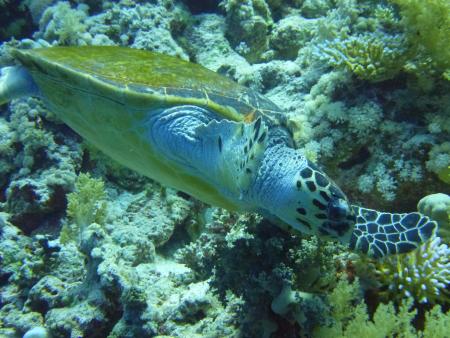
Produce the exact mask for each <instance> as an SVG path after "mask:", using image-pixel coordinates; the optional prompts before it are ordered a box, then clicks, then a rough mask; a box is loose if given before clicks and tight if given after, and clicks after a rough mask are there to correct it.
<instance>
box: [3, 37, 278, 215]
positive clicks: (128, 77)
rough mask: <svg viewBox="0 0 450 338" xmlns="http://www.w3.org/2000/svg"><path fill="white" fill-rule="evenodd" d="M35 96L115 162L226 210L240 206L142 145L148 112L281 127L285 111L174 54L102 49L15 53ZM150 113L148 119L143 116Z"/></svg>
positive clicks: (201, 179) (163, 155)
mask: <svg viewBox="0 0 450 338" xmlns="http://www.w3.org/2000/svg"><path fill="white" fill-rule="evenodd" d="M12 54H13V56H15V57H16V59H17V60H18V61H19V62H20V63H21V64H22V65H23V66H24V67H25V68H26V69H27V70H28V71H29V73H30V75H31V77H32V78H33V80H34V82H35V84H36V85H37V89H38V91H39V94H40V96H41V97H42V98H43V99H44V101H45V102H46V104H47V106H48V107H49V108H50V110H51V111H53V112H54V113H55V114H56V115H57V116H58V117H59V118H60V119H61V120H62V121H63V122H64V123H66V124H67V125H69V126H70V127H71V128H72V129H73V130H75V131H76V132H77V133H78V134H80V135H81V136H82V137H83V138H84V139H85V140H87V141H88V142H90V143H91V144H93V145H94V146H96V147H97V148H98V149H100V150H102V151H103V152H104V153H105V154H107V155H109V156H110V157H112V158H113V159H115V160H116V161H117V162H119V163H121V164H122V165H125V166H126V167H128V168H131V169H133V170H135V171H137V172H139V173H141V174H142V175H145V176H147V177H150V178H152V179H154V180H156V181H158V182H160V183H162V184H163V185H166V186H170V187H174V188H176V189H178V190H181V191H184V192H186V193H188V194H190V195H192V196H196V197H197V198H198V199H200V200H202V201H204V202H206V203H209V204H213V205H217V206H221V207H224V208H227V209H229V210H240V208H241V204H240V203H239V201H235V200H233V199H231V198H230V197H227V196H223V194H222V192H221V190H220V187H217V186H215V185H213V184H211V183H210V182H208V181H207V180H205V179H204V178H203V177H200V176H195V175H191V174H189V173H188V172H186V170H185V168H184V167H182V166H180V165H179V164H178V163H176V162H174V161H172V160H170V159H169V158H168V157H167V156H165V154H161V153H160V152H159V151H158V149H154V148H153V146H152V145H151V144H150V143H149V142H148V135H147V133H148V129H147V124H146V123H147V121H148V119H149V116H151V114H152V113H154V112H158V111H161V109H167V108H170V107H173V106H176V105H197V106H201V107H204V108H207V109H209V110H211V111H214V112H215V113H217V114H218V116H219V117H222V118H223V119H228V120H233V121H237V122H241V123H250V122H252V121H254V120H255V118H256V117H258V116H263V118H264V119H265V120H266V121H267V122H269V121H270V123H268V125H272V126H273V125H274V124H280V122H279V121H281V117H282V116H283V114H282V113H281V112H280V110H279V109H278V108H277V107H276V106H275V105H274V104H273V103H271V102H270V101H269V100H267V99H265V98H264V97H262V96H261V95H258V94H257V93H254V92H253V91H251V90H250V89H247V88H245V87H243V86H240V85H238V84H236V83H235V82H233V81H231V80H229V79H227V78H225V77H223V76H221V75H219V74H217V73H214V72H212V71H209V70H207V69H205V68H203V67H202V66H199V65H196V64H193V63H190V62H187V61H183V60H180V59H178V58H176V57H172V56H166V55H162V54H158V53H152V52H148V51H142V50H137V49H130V48H122V47H110V46H109V47H107V46H86V47H52V48H42V49H33V50H14V51H13V52H12ZM149 114H150V115H149Z"/></svg>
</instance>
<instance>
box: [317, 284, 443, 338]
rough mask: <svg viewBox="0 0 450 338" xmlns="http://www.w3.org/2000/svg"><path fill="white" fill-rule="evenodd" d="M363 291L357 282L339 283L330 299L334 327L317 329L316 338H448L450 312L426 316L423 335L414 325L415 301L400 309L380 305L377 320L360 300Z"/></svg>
mask: <svg viewBox="0 0 450 338" xmlns="http://www.w3.org/2000/svg"><path fill="white" fill-rule="evenodd" d="M359 291H360V289H359V283H358V282H357V281H356V282H354V283H353V284H349V283H348V282H347V281H344V280H342V281H340V282H339V283H338V285H337V286H336V288H335V289H334V290H333V292H332V293H331V294H330V295H329V296H328V301H329V303H330V306H331V309H330V314H329V315H330V317H331V320H332V325H331V326H329V327H326V326H320V327H318V328H316V330H315V331H314V337H318V338H320V337H335V338H338V337H339V338H340V337H342V338H344V337H348V338H350V337H366V338H384V337H424V338H437V337H439V338H445V337H447V333H446V332H447V328H448V322H449V320H450V312H447V313H443V312H442V310H441V307H440V306H438V305H437V306H435V307H433V308H432V309H431V310H430V311H429V312H427V313H426V315H425V317H426V321H425V329H424V331H423V332H420V331H417V330H416V328H415V327H414V326H413V324H412V320H413V319H414V317H415V315H416V313H417V311H416V310H412V309H411V306H412V300H409V301H406V302H404V303H403V304H402V305H400V306H399V307H398V309H397V310H396V309H395V307H394V305H393V304H392V303H389V304H379V305H378V307H377V308H376V310H375V312H374V314H373V317H372V318H369V314H368V313H369V312H368V309H367V306H366V304H365V303H364V302H360V301H359V299H360V296H359ZM355 305H356V306H355Z"/></svg>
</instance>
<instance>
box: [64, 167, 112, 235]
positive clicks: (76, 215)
mask: <svg viewBox="0 0 450 338" xmlns="http://www.w3.org/2000/svg"><path fill="white" fill-rule="evenodd" d="M105 197H106V195H105V187H104V183H103V181H102V180H100V179H96V178H91V177H90V175H89V174H80V175H79V176H78V179H77V181H76V183H75V191H74V192H72V193H70V194H68V195H67V200H68V204H67V216H68V217H69V219H70V220H71V221H72V222H71V223H70V224H66V225H65V226H64V227H63V229H62V230H61V235H60V240H61V242H67V241H68V240H71V239H72V240H73V239H75V238H76V235H77V234H80V233H81V232H82V231H83V229H85V228H86V227H87V226H88V225H90V224H92V223H98V224H103V223H104V221H105V217H106V201H105Z"/></svg>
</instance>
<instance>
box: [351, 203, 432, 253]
mask: <svg viewBox="0 0 450 338" xmlns="http://www.w3.org/2000/svg"><path fill="white" fill-rule="evenodd" d="M353 210H354V211H355V213H356V220H357V221H356V224H355V230H354V231H353V234H352V237H351V240H350V243H349V245H350V248H354V249H355V250H357V251H360V252H363V253H366V254H368V255H371V256H372V257H375V258H379V257H382V256H385V255H390V254H398V253H407V252H409V251H411V250H414V249H416V248H418V247H419V246H420V245H421V244H422V243H424V242H425V241H426V240H428V239H429V238H430V237H431V236H432V235H433V233H434V231H435V229H436V228H437V223H436V222H434V221H432V220H431V219H429V218H428V217H427V216H424V215H422V214H420V213H418V212H413V213H409V214H408V213H405V214H390V213H384V212H379V211H376V210H371V209H365V208H360V207H355V206H353Z"/></svg>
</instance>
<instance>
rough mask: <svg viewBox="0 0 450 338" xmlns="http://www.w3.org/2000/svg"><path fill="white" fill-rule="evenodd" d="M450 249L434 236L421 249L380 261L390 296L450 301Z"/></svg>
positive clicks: (428, 301) (381, 272) (383, 280)
mask: <svg viewBox="0 0 450 338" xmlns="http://www.w3.org/2000/svg"><path fill="white" fill-rule="evenodd" d="M449 258H450V249H449V247H448V245H447V244H445V243H442V241H441V238H440V237H437V236H434V237H433V238H432V239H431V240H429V241H428V242H427V243H425V244H423V245H421V246H420V247H419V248H418V249H417V250H415V251H413V252H410V253H408V254H404V255H398V256H389V257H387V258H385V259H384V260H382V261H380V262H379V263H377V275H378V279H379V281H380V282H381V283H382V284H383V285H386V286H387V293H388V295H389V297H390V298H397V299H402V298H404V297H406V298H413V299H414V300H416V301H417V302H419V303H431V304H435V303H437V302H440V303H442V302H446V303H448V302H449V301H450V294H449V290H448V285H449V283H450V259H449Z"/></svg>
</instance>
